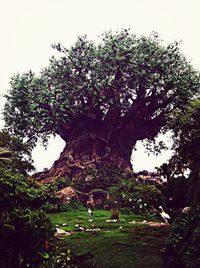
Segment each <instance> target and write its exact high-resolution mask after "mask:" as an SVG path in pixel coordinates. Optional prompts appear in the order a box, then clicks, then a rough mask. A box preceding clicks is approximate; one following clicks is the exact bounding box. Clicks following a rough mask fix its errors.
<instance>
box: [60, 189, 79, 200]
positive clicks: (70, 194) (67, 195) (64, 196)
mask: <svg viewBox="0 0 200 268" xmlns="http://www.w3.org/2000/svg"><path fill="white" fill-rule="evenodd" d="M57 196H58V197H59V198H60V199H61V200H62V202H63V203H64V204H67V203H69V202H70V200H71V199H72V198H78V196H77V193H76V191H75V190H74V188H72V187H70V186H69V187H65V188H63V189H61V190H60V191H58V192H57Z"/></svg>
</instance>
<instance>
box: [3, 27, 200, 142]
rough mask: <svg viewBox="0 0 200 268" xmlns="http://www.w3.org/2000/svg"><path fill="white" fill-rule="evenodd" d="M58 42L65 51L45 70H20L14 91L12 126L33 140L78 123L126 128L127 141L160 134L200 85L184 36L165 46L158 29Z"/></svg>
mask: <svg viewBox="0 0 200 268" xmlns="http://www.w3.org/2000/svg"><path fill="white" fill-rule="evenodd" d="M54 48H55V49H56V50H57V51H59V52H60V55H61V56H60V58H57V59H56V58H55V57H52V58H51V59H50V63H49V66H48V67H47V68H45V69H43V71H42V72H41V74H40V76H38V77H37V76H36V75H35V74H34V73H32V72H31V71H30V72H28V73H24V74H21V75H20V74H16V75H14V76H13V77H12V79H11V82H10V84H11V90H10V91H9V93H8V94H7V96H6V97H7V102H6V105H5V109H4V118H5V121H6V125H7V126H8V127H9V130H10V131H11V132H12V133H15V134H17V135H19V136H20V137H26V138H28V139H29V140H31V141H32V143H33V144H35V142H36V141H37V139H38V138H41V139H42V140H43V142H44V143H46V142H47V140H48V137H49V135H50V134H59V135H60V136H61V137H62V138H63V139H64V140H65V141H68V140H69V138H70V136H71V133H72V131H73V130H74V129H75V128H76V129H77V126H78V127H79V133H80V132H81V131H89V132H91V131H93V130H94V129H95V130H96V129H97V128H98V129H101V130H104V131H107V132H109V130H111V129H112V130H115V131H117V130H119V132H120V133H121V134H122V133H125V134H126V140H124V139H123V140H122V141H123V142H125V141H130V140H132V139H133V137H134V138H135V139H136V140H139V139H140V140H142V139H145V138H147V139H149V140H152V139H153V138H154V137H155V136H156V135H157V134H158V132H159V131H160V128H161V127H163V126H164V125H165V123H166V120H165V116H166V114H168V113H169V112H171V111H173V110H174V109H177V108H179V109H180V110H182V109H183V107H184V106H185V105H186V104H187V103H188V100H189V99H190V98H192V97H193V96H194V95H195V94H196V93H197V91H198V90H199V73H198V72H196V71H195V70H194V69H193V67H192V66H191V65H190V64H189V63H188V62H187V61H186V59H185V57H184V56H183V55H182V54H181V52H180V50H179V47H178V43H177V42H174V43H171V44H169V45H168V46H166V47H165V46H164V45H163V44H162V42H161V41H160V39H159V37H158V35H157V34H156V33H153V34H152V35H150V36H149V37H145V36H140V37H137V36H136V35H134V34H131V33H130V31H129V30H121V31H119V32H116V33H112V32H107V33H105V34H103V35H102V38H101V42H100V43H98V44H94V42H92V41H89V40H88V39H87V38H86V37H85V36H82V37H78V39H77V41H76V43H75V44H74V45H73V46H72V47H71V48H70V49H65V48H63V47H62V46H61V45H60V44H57V45H54ZM141 107H142V108H141ZM127 122H129V124H127ZM134 126H137V127H134ZM118 137H119V136H118ZM121 137H124V135H122V136H121ZM112 139H113V137H112Z"/></svg>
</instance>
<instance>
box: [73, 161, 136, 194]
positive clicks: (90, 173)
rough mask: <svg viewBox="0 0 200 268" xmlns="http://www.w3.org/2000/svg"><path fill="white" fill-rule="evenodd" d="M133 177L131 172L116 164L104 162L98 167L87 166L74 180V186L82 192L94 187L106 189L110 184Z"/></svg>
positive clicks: (89, 190)
mask: <svg viewBox="0 0 200 268" xmlns="http://www.w3.org/2000/svg"><path fill="white" fill-rule="evenodd" d="M133 177H134V175H133V173H131V172H130V173H129V172H127V173H126V172H124V170H123V169H120V168H119V167H117V166H116V165H110V164H104V165H101V166H100V167H99V168H98V169H92V168H87V169H86V170H85V172H84V173H83V174H82V177H81V178H80V179H78V180H77V181H74V187H75V188H76V189H78V190H80V191H83V192H91V191H92V190H94V189H102V190H105V191H107V190H108V189H109V188H110V187H111V186H112V185H117V184H119V183H120V181H121V180H123V179H124V180H126V179H127V180H129V179H131V178H133Z"/></svg>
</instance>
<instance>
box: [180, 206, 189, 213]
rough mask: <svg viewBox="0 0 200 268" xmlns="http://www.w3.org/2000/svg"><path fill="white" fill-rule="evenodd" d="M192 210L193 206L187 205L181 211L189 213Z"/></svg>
mask: <svg viewBox="0 0 200 268" xmlns="http://www.w3.org/2000/svg"><path fill="white" fill-rule="evenodd" d="M190 210H191V207H185V208H184V209H183V210H182V211H181V213H184V214H188V213H189V212H190Z"/></svg>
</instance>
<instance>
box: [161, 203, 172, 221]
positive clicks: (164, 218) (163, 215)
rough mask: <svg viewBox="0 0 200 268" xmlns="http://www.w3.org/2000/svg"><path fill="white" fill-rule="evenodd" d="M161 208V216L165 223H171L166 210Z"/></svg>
mask: <svg viewBox="0 0 200 268" xmlns="http://www.w3.org/2000/svg"><path fill="white" fill-rule="evenodd" d="M159 208H160V209H161V211H162V212H161V213H160V216H161V217H162V218H163V220H164V221H165V223H169V222H168V220H170V219H171V217H170V216H169V215H168V214H167V213H166V212H165V211H164V209H163V208H162V207H161V206H159Z"/></svg>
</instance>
